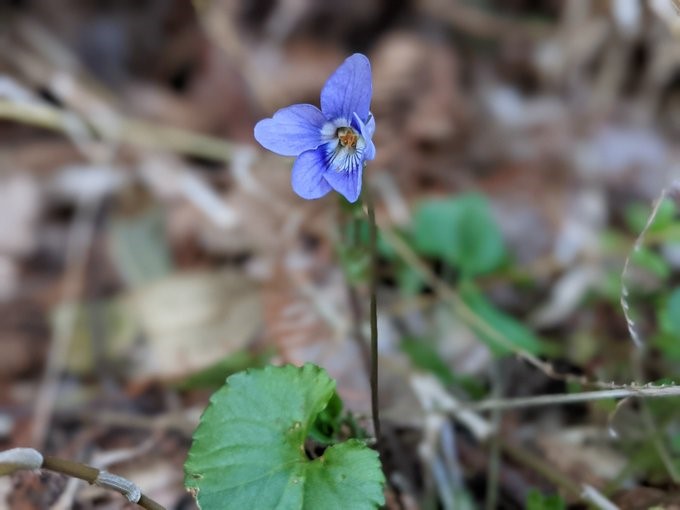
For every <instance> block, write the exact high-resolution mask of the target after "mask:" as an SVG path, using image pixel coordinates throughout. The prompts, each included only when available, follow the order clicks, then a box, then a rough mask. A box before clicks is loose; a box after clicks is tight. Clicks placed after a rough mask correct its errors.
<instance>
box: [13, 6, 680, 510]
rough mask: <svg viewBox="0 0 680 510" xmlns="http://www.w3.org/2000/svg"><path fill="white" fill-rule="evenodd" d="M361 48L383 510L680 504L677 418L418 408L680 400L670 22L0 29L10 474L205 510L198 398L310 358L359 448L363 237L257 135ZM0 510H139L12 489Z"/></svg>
mask: <svg viewBox="0 0 680 510" xmlns="http://www.w3.org/2000/svg"><path fill="white" fill-rule="evenodd" d="M356 51H359V52H363V53H365V54H366V55H367V56H368V57H369V58H370V60H371V63H372V68H373V85H374V88H373V90H374V94H373V102H372V111H373V114H374V115H375V118H376V122H377V131H376V135H375V138H374V141H375V143H376V147H377V158H376V160H375V161H373V162H372V163H371V164H370V165H369V167H368V169H367V172H366V179H367V183H369V184H367V186H369V185H370V188H371V189H372V191H373V194H374V196H375V201H376V208H377V216H378V222H379V224H380V226H381V229H382V234H381V237H380V261H379V262H380V264H379V269H380V273H379V287H378V292H379V330H380V350H381V359H380V363H381V370H382V373H381V385H382V387H381V408H382V412H383V421H384V425H383V427H384V429H385V430H384V434H385V446H384V451H383V458H384V461H385V468H386V470H387V473H388V476H389V478H390V482H391V483H390V487H389V490H388V507H389V508H394V509H418V508H422V509H438V508H442V509H447V510H448V509H453V508H503V509H506V508H507V509H514V508H518V509H519V508H530V509H533V510H541V509H549V508H550V509H557V508H585V504H584V502H583V501H582V500H581V498H580V497H579V492H580V491H579V487H580V486H581V484H584V483H585V484H589V485H590V486H592V487H595V488H597V489H598V490H600V491H601V492H602V494H604V495H606V497H608V498H610V500H611V501H613V502H614V503H615V504H616V505H618V507H620V508H631V509H632V508H649V507H657V508H677V507H678V505H680V493H679V492H678V488H677V487H678V486H677V483H680V421H679V418H680V413H679V412H678V410H677V409H678V407H677V404H678V402H677V399H666V400H657V401H653V402H651V401H650V402H648V403H642V404H641V403H640V402H630V401H624V402H623V403H622V404H619V405H618V406H617V405H616V402H615V401H613V400H605V401H599V402H586V403H580V404H578V405H570V406H561V407H540V408H532V409H524V408H520V409H516V410H511V411H506V412H503V413H499V412H492V413H490V414H489V413H486V414H483V415H481V417H482V419H483V420H487V421H488V422H489V423H490V424H493V425H495V426H497V428H498V430H499V433H498V434H496V435H494V436H493V437H491V438H485V439H480V437H479V436H477V435H476V434H475V431H474V430H470V427H469V424H468V425H467V426H466V425H465V424H464V423H463V424H461V423H459V422H458V421H457V420H454V419H452V418H445V417H443V416H442V415H440V414H439V413H437V412H436V410H435V409H433V406H432V402H433V399H434V401H436V398H437V397H436V395H438V394H439V393H437V392H441V391H444V390H445V391H446V392H447V393H448V395H450V396H453V397H454V398H456V399H459V400H462V401H481V400H485V399H490V398H505V397H519V396H531V395H540V394H552V393H554V394H559V393H568V392H572V391H579V390H587V389H594V388H598V387H602V384H599V385H598V384H597V382H598V381H599V382H600V383H609V382H611V381H615V382H617V383H630V382H633V381H638V382H650V381H664V382H672V381H673V380H674V378H677V377H678V375H680V222H678V217H677V216H678V207H677V203H676V202H675V200H674V198H677V197H678V195H680V192H679V191H678V190H679V188H677V187H676V188H674V187H673V181H674V179H678V178H680V146H679V145H678V143H677V142H678V139H679V137H680V14H679V11H678V6H677V4H675V3H674V2H673V1H672V0H649V1H642V0H579V1H570V2H566V1H565V2H561V1H556V0H509V1H503V2H501V1H500V0H468V1H464V0H370V1H367V0H344V1H343V2H339V3H335V2H325V1H321V0H194V1H193V2H189V1H186V0H185V1H180V0H134V1H132V0H125V1H108V0H97V1H87V2H86V1H82V0H12V1H10V0H7V1H4V2H1V3H0V448H2V449H4V448H10V447H14V446H29V445H30V446H35V447H37V448H40V449H41V450H42V451H45V452H49V453H52V454H55V455H58V456H61V457H65V458H70V459H74V460H80V461H83V462H87V463H90V464H93V465H96V466H98V467H101V468H105V469H108V470H109V471H112V472H115V473H118V474H121V475H123V476H126V477H127V478H129V479H131V480H133V481H135V482H136V483H137V484H138V485H140V486H141V487H142V488H143V490H144V491H145V492H146V493H148V494H149V495H150V496H151V497H153V498H155V499H157V500H158V501H159V502H161V503H162V504H164V505H166V506H167V508H169V509H191V508H195V506H194V503H193V501H192V499H191V497H190V496H189V495H188V494H187V493H186V492H185V491H184V489H183V484H182V478H183V471H182V465H183V462H184V459H185V456H186V452H187V449H188V447H189V445H190V438H191V433H192V431H193V429H194V427H195V426H196V424H197V422H198V417H199V416H200V413H201V411H202V409H203V408H204V407H205V405H206V404H207V399H208V397H209V395H210V393H211V392H212V391H214V389H216V388H217V387H219V385H221V384H222V382H223V381H224V378H225V377H226V376H227V375H229V374H230V373H233V372H234V371H238V370H241V369H243V368H246V367H255V366H262V365H263V364H265V363H277V364H280V363H296V364H300V363H303V362H306V361H311V362H314V363H317V364H319V365H321V366H323V367H324V368H326V369H327V370H328V371H329V373H330V374H331V376H333V377H334V378H336V379H337V380H338V390H339V393H340V395H341V397H342V398H343V400H344V404H345V408H346V410H347V411H349V412H351V413H353V416H355V417H356V419H357V420H358V423H359V424H361V425H362V426H363V427H365V428H366V430H368V431H370V423H369V420H368V419H366V418H367V417H368V416H369V415H370V413H369V410H370V401H369V389H368V382H367V381H368V379H367V377H366V373H365V370H364V363H363V358H362V351H363V347H364V346H365V339H366V337H367V333H366V331H367V309H368V308H367V307H368V300H367V295H368V294H367V278H366V274H365V273H366V261H367V259H366V254H365V251H364V249H363V246H364V245H365V242H362V239H363V240H365V227H366V225H365V224H364V223H363V222H362V221H361V219H360V217H361V214H360V211H359V213H358V215H357V211H352V210H351V209H349V208H348V207H347V206H346V204H343V203H341V201H340V200H339V199H338V197H335V196H332V195H329V196H328V197H326V198H324V199H321V200H318V201H304V200H302V199H300V198H298V197H296V196H295V195H294V194H293V192H292V190H291V189H290V186H289V179H290V167H291V164H292V159H289V158H281V157H278V156H274V155H272V154H269V153H266V151H264V150H263V149H262V148H261V147H259V146H257V145H256V143H255V141H254V139H253V137H252V131H253V126H254V124H255V122H257V120H259V119H261V118H263V117H269V116H271V115H272V114H273V112H274V111H276V109H278V108H281V107H284V106H287V105H289V104H291V103H299V102H304V103H312V104H317V105H318V98H319V92H320V90H321V87H322V86H323V83H324V81H325V80H326V78H327V77H328V76H329V74H330V73H331V72H332V71H333V70H334V69H335V68H336V67H337V66H338V65H339V64H340V63H341V62H342V61H343V60H344V58H346V56H348V55H349V54H351V53H353V52H356ZM663 190H667V194H666V195H664V196H667V199H666V200H665V201H662V202H660V203H659V207H658V209H657V211H656V214H655V215H654V217H653V218H652V219H653V221H652V222H651V225H649V228H647V230H646V232H645V235H644V236H643V237H641V238H640V239H639V243H640V245H639V246H640V247H639V249H638V250H637V251H636V252H635V254H634V256H633V257H632V258H631V263H630V267H629V269H630V271H629V272H627V274H626V277H625V278H624V279H623V280H622V278H621V275H622V270H623V266H624V262H625V260H626V257H627V256H628V255H629V253H631V249H632V247H633V244H634V243H635V242H636V239H637V238H638V235H639V234H640V233H641V232H642V231H643V229H644V228H645V225H646V224H647V222H648V219H649V217H650V213H651V211H652V203H653V201H654V200H655V199H657V198H659V197H661V196H662V193H663ZM622 282H623V283H624V284H625V285H626V287H627V288H628V291H629V292H628V301H627V306H628V308H629V317H628V318H629V319H630V321H632V322H633V323H634V324H635V332H636V335H638V336H639V337H640V339H641V340H642V341H643V342H644V344H645V345H646V346H647V348H646V349H645V350H644V351H642V350H639V349H636V347H635V344H634V342H633V340H632V339H631V335H630V334H629V331H628V328H627V324H626V318H625V317H624V315H623V312H622V310H621V306H620V295H621V287H622ZM527 359H528V360H529V361H527ZM538 362H540V363H545V365H541V366H540V367H537V365H538V364H539V363H538ZM414 378H419V379H418V380H419V381H420V385H418V384H416V385H415V387H414V380H415V379H414ZM423 381H426V382H425V383H423ZM588 382H591V383H592V382H595V384H588ZM612 431H613V432H615V434H612V433H611V432H612ZM537 459H538V460H539V461H540V462H539V463H538V464H537V463H536V462H534V461H536V460H537ZM574 487H576V490H574ZM3 505H4V506H3ZM0 508H11V509H22V510H23V509H27V510H28V509H46V508H55V509H68V508H76V509H94V508H96V509H114V508H115V509H117V508H132V506H130V505H127V506H126V503H125V501H124V500H123V498H122V497H119V496H118V495H116V494H112V493H110V492H106V491H103V490H101V489H99V488H95V487H89V486H86V485H85V484H84V483H81V482H72V481H68V480H66V479H64V478H62V477H60V476H58V475H53V474H47V473H43V474H40V475H37V474H34V473H22V474H17V475H14V476H13V477H11V478H0ZM603 508H604V507H603Z"/></svg>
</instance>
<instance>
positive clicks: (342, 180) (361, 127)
mask: <svg viewBox="0 0 680 510" xmlns="http://www.w3.org/2000/svg"><path fill="white" fill-rule="evenodd" d="M371 92H372V86H371V64H370V63H369V61H368V58H366V57H365V56H364V55H362V54H360V53H355V54H354V55H352V56H351V57H348V58H347V59H346V60H345V61H344V62H343V64H342V65H341V66H340V67H338V68H337V69H336V70H335V72H334V73H333V74H332V75H331V77H330V78H328V81H326V84H325V85H324V87H323V90H322V91H321V110H319V109H318V108H317V107H316V106H312V105H310V104H295V105H292V106H288V107H286V108H282V109H281V110H279V111H277V112H276V113H275V114H274V116H273V117H272V118H271V119H264V120H261V121H260V122H258V123H257V125H256V126H255V139H256V140H257V141H258V142H260V144H261V145H262V146H263V147H264V148H266V149H269V150H270V151H272V152H275V153H277V154H280V155H281V156H297V159H296V160H295V163H294V164H293V171H292V174H291V184H292V186H293V190H294V191H295V193H297V194H298V195H300V196H301V197H302V198H306V199H315V198H321V197H323V196H324V195H326V194H327V193H328V192H329V191H331V190H332V189H334V190H335V191H337V192H338V193H340V194H341V195H343V196H344V197H345V198H346V199H347V200H349V201H350V202H356V201H357V199H358V198H359V195H360V194H361V180H362V179H361V177H362V172H363V169H364V165H365V164H366V162H367V161H370V160H372V159H373V158H374V157H375V146H374V145H373V141H372V140H371V138H372V136H373V132H374V131H375V119H374V118H373V115H372V114H371V112H370V111H369V106H370V103H371Z"/></svg>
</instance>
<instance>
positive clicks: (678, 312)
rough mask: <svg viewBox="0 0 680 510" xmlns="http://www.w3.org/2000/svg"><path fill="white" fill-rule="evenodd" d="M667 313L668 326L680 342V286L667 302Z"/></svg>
mask: <svg viewBox="0 0 680 510" xmlns="http://www.w3.org/2000/svg"><path fill="white" fill-rule="evenodd" d="M666 313H667V314H668V326H669V329H670V332H672V333H674V334H675V335H676V337H677V340H678V341H679V343H680V287H676V288H675V290H673V292H671V294H670V296H668V302H667V303H666Z"/></svg>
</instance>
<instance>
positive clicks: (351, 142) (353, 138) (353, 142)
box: [335, 127, 359, 149]
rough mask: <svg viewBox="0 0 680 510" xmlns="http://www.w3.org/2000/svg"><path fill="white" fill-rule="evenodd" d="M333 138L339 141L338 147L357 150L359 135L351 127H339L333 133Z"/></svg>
mask: <svg viewBox="0 0 680 510" xmlns="http://www.w3.org/2000/svg"><path fill="white" fill-rule="evenodd" d="M335 136H337V137H338V140H340V145H342V146H343V147H348V148H351V149H356V148H357V141H358V140H359V135H358V134H357V132H356V131H354V130H353V129H352V128H351V127H341V128H338V130H337V131H336V132H335Z"/></svg>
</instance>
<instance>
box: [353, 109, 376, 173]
mask: <svg viewBox="0 0 680 510" xmlns="http://www.w3.org/2000/svg"><path fill="white" fill-rule="evenodd" d="M354 122H355V123H356V125H357V127H358V128H359V132H360V133H361V136H362V137H363V139H364V141H365V142H366V148H365V149H364V154H363V156H364V160H365V161H371V160H372V159H374V158H375V145H374V144H373V140H372V139H371V137H372V136H373V133H374V132H375V119H374V118H373V115H371V116H370V117H369V119H368V123H367V124H364V123H363V122H362V121H361V119H360V118H359V116H358V115H357V114H356V113H355V114H354Z"/></svg>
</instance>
